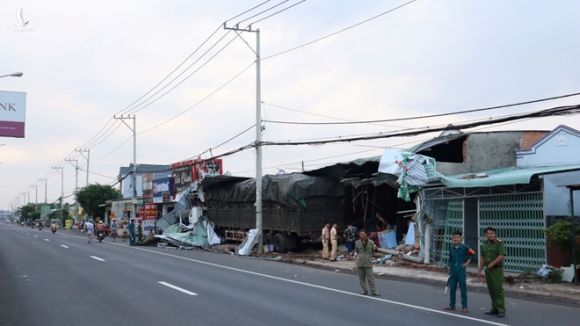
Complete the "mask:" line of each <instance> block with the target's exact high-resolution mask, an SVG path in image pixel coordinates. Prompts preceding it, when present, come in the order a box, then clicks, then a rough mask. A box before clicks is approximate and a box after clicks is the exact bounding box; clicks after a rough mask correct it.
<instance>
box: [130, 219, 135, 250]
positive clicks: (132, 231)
mask: <svg viewBox="0 0 580 326" xmlns="http://www.w3.org/2000/svg"><path fill="white" fill-rule="evenodd" d="M136 237H137V235H136V234H135V220H133V219H131V223H129V245H130V246H134V245H135V238H136Z"/></svg>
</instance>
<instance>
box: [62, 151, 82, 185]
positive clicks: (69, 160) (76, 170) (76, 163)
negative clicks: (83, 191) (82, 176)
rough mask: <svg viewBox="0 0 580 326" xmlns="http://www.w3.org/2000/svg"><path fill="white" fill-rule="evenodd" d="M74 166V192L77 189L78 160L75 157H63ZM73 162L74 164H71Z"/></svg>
mask: <svg viewBox="0 0 580 326" xmlns="http://www.w3.org/2000/svg"><path fill="white" fill-rule="evenodd" d="M64 160H65V161H67V162H69V163H70V164H71V165H72V166H73V167H74V168H75V193H76V192H77V191H79V160H77V159H76V158H65V159H64ZM73 162H74V164H73Z"/></svg>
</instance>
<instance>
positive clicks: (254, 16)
mask: <svg viewBox="0 0 580 326" xmlns="http://www.w3.org/2000/svg"><path fill="white" fill-rule="evenodd" d="M288 1H290V0H284V1H282V2H279V3H278V4H276V5H273V6H272V7H270V8H268V9H264V10H262V11H260V12H259V13H257V14H254V15H252V16H250V17H246V18H244V20H240V21H239V22H237V23H236V24H235V25H234V26H240V25H241V24H242V23H243V22H246V21H248V20H250V19H253V18H256V17H258V16H260V15H261V14H263V13H266V12H268V11H270V10H272V9H274V8H277V7H279V6H281V5H283V4H285V3H286V2H288Z"/></svg>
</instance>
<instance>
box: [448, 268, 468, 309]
mask: <svg viewBox="0 0 580 326" xmlns="http://www.w3.org/2000/svg"><path fill="white" fill-rule="evenodd" d="M457 284H459V289H460V291H461V306H462V307H463V308H467V282H466V275H465V269H463V268H461V269H457V270H452V271H451V273H450V275H449V307H455V298H456V296H457Z"/></svg>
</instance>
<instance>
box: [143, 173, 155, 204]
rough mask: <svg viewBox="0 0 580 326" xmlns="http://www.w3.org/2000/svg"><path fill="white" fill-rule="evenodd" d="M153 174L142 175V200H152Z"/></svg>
mask: <svg viewBox="0 0 580 326" xmlns="http://www.w3.org/2000/svg"><path fill="white" fill-rule="evenodd" d="M153 177H154V175H153V173H145V174H143V198H146V199H151V198H153Z"/></svg>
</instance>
